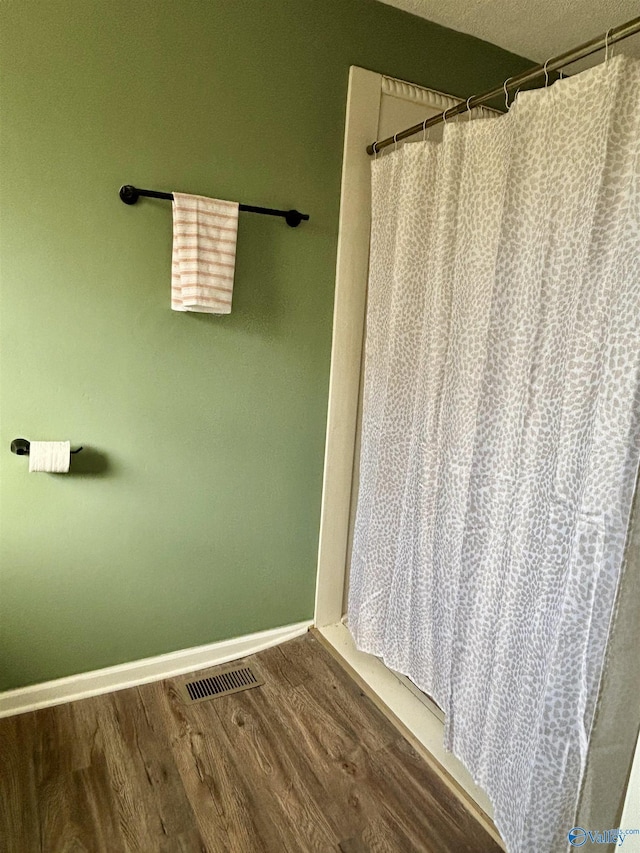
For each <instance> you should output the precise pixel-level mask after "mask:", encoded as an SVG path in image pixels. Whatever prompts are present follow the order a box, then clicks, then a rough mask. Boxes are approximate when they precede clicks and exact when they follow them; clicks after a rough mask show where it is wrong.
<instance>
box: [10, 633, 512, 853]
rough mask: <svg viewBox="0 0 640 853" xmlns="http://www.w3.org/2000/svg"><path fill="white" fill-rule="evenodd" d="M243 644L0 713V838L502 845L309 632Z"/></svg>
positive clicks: (36, 852) (449, 849)
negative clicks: (225, 660) (193, 677)
mask: <svg viewBox="0 0 640 853" xmlns="http://www.w3.org/2000/svg"><path fill="white" fill-rule="evenodd" d="M247 660H248V661H250V662H251V664H252V666H255V668H256V670H259V671H260V673H261V674H262V676H263V677H264V679H265V683H264V685H263V686H261V687H256V688H253V689H250V690H247V691H245V692H242V693H235V694H232V695H229V696H221V697H218V698H216V699H213V700H211V701H209V702H201V703H197V704H194V705H191V706H189V705H186V704H185V703H184V702H183V700H182V699H181V698H180V696H179V695H178V692H177V690H176V685H177V684H179V683H181V682H183V681H184V680H185V678H186V676H181V677H180V678H176V679H167V680H166V681H161V682H157V683H155V684H148V685H145V686H142V687H137V688H131V689H129V690H122V691H120V692H117V693H112V694H108V695H105V696H99V697H96V698H92V699H83V700H80V701H78V702H73V703H69V704H67V705H61V706H58V707H55V708H49V709H45V710H42V711H35V712H33V713H29V714H23V715H20V716H16V717H10V718H8V719H3V720H0V763H1V773H0V851H2V853H137V852H138V851H139V853H254V851H256V853H258V851H265V853H272V851H278V853H280V851H291V853H315V851H318V853H329V851H334V853H365V851H366V853H414V852H415V853H499V851H500V847H498V845H497V844H496V843H495V842H494V841H493V840H492V839H491V837H490V836H489V835H488V834H487V832H486V831H485V830H484V828H483V827H482V826H481V825H480V824H479V823H478V822H477V821H476V820H475V819H474V818H473V817H472V815H471V814H470V813H469V812H467V811H466V809H465V808H464V807H463V805H462V804H461V803H460V801H459V800H458V799H457V798H456V797H454V796H453V795H452V794H451V792H450V790H449V789H448V787H447V786H446V785H444V783H443V782H442V781H441V780H440V779H439V778H438V776H437V774H436V773H435V772H434V771H433V770H432V769H431V768H430V767H429V766H428V764H426V763H425V762H424V761H423V760H422V759H421V758H420V757H419V756H418V755H417V754H416V753H415V751H414V750H413V749H412V747H411V746H410V745H409V744H408V743H407V742H406V741H405V740H404V739H403V738H402V737H400V736H399V734H398V732H397V730H396V729H395V728H394V727H393V726H392V725H391V724H390V723H389V722H388V720H387V719H386V718H385V717H384V716H383V715H382V714H381V713H380V711H378V709H377V708H376V707H375V706H374V705H373V704H372V703H371V702H370V700H369V699H368V698H367V697H366V696H365V695H364V694H363V693H362V692H361V690H360V689H359V687H358V686H357V685H356V684H355V682H354V681H352V679H351V678H350V677H349V676H348V675H347V673H346V672H345V671H344V670H343V669H342V668H341V667H340V666H339V664H338V663H337V662H336V661H335V660H334V659H333V658H332V656H331V655H330V654H329V653H328V652H327V651H326V650H325V649H324V648H322V646H321V644H320V643H319V642H318V641H317V640H316V639H315V638H314V637H313V636H312V635H311V634H307V635H306V636H305V637H301V638H299V639H297V640H292V641H291V642H289V643H285V644H284V645H282V646H278V647H275V648H272V649H269V650H267V651H264V652H261V653H259V654H258V655H254V656H253V657H252V658H247ZM214 671H215V670H212V671H211V672H214ZM202 674H203V673H202V672H199V673H198V676H200V675H202Z"/></svg>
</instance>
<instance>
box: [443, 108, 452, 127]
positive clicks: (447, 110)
mask: <svg viewBox="0 0 640 853" xmlns="http://www.w3.org/2000/svg"><path fill="white" fill-rule="evenodd" d="M451 109H453V107H447V108H446V110H445V111H444V112H443V113H442V122H443V124H446V123H447V113H448V112H449V110H451Z"/></svg>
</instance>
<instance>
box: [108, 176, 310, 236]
mask: <svg viewBox="0 0 640 853" xmlns="http://www.w3.org/2000/svg"><path fill="white" fill-rule="evenodd" d="M140 196H145V197H147V198H164V199H167V200H168V201H173V193H161V192H158V191H157V190H141V189H139V188H138V187H132V186H131V184H125V185H124V186H123V187H120V198H121V199H122V201H123V202H124V203H125V204H135V203H136V202H137V201H138V199H139V198H140ZM240 210H244V211H247V212H248V213H263V214H266V215H267V216H282V217H283V219H284V220H285V222H286V223H287V225H290V226H291V228H297V227H298V225H300V223H301V222H302V221H303V220H305V221H306V220H308V219H309V214H308V213H300V211H299V210H274V209H273V208H272V207H255V206H254V205H252V204H241V205H240Z"/></svg>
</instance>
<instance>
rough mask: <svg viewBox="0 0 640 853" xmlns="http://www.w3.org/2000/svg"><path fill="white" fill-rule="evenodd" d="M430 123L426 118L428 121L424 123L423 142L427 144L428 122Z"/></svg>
mask: <svg viewBox="0 0 640 853" xmlns="http://www.w3.org/2000/svg"><path fill="white" fill-rule="evenodd" d="M428 121H429V119H428V118H426V119H425V120H424V121H423V122H422V141H423V142H426V141H427V122H428Z"/></svg>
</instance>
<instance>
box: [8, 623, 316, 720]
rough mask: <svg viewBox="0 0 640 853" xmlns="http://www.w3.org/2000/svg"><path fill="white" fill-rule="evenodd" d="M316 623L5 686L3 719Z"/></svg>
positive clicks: (252, 649)
mask: <svg viewBox="0 0 640 853" xmlns="http://www.w3.org/2000/svg"><path fill="white" fill-rule="evenodd" d="M311 625H312V622H311V621H308V622H297V623H296V624H295V625H285V626H283V627H282V628H271V629H270V630H268V631H258V633H256V634H245V635H244V636H243V637H234V638H233V639H232V640H222V641H221V642H219V643H209V644H208V645H206V646H196V647H195V648H192V649H180V650H179V651H177V652H169V654H166V655H157V656H156V657H152V658H144V659H143V660H136V661H132V662H131V663H123V664H118V665H117V666H109V667H106V668H105V669H96V670H94V671H93V672H82V673H80V674H79V675H70V676H68V677H67V678H57V679H56V680H55V681H45V682H43V683H42V684H33V685H30V686H29V687H18V688H17V689H16V690H6V691H5V692H4V693H0V717H10V716H12V715H14V714H24V713H26V712H27V711H37V710H38V709H39V708H48V707H50V706H51V705H62V704H63V703H65V702H73V701H75V700H76V699H86V698H87V697H88V696H99V695H100V694H101V693H111V692H112V691H114V690H123V689H124V688H126V687H136V686H137V685H139V684H148V683H149V682H150V681H161V680H162V679H163V678H172V677H173V676H174V675H183V674H184V673H186V672H192V671H194V670H197V669H205V668H208V667H211V666H217V665H218V664H221V663H227V662H228V661H231V660H237V659H238V658H243V657H246V656H247V655H253V654H255V653H256V652H260V651H262V650H263V649H268V648H270V647H271V646H277V645H278V644H279V643H284V642H286V640H292V639H293V638H294V637H299V636H300V635H302V634H305V633H306V632H307V631H308V629H309V628H310V627H311Z"/></svg>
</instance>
